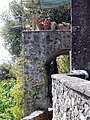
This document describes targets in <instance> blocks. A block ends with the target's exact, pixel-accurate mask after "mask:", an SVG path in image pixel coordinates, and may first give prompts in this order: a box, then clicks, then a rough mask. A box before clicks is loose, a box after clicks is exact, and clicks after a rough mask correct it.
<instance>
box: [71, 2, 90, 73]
mask: <svg viewBox="0 0 90 120" xmlns="http://www.w3.org/2000/svg"><path fill="white" fill-rule="evenodd" d="M72 65H73V69H85V70H87V71H88V72H89V73H90V0H72Z"/></svg>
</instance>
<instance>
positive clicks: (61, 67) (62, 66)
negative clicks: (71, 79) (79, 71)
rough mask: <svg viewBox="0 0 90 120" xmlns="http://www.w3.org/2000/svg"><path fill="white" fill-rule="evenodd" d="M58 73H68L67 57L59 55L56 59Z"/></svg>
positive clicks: (68, 61) (68, 63)
mask: <svg viewBox="0 0 90 120" xmlns="http://www.w3.org/2000/svg"><path fill="white" fill-rule="evenodd" d="M57 65H58V71H59V73H68V72H69V71H70V59H69V56H68V55H61V56H59V57H58V58H57Z"/></svg>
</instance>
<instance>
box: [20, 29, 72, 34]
mask: <svg viewBox="0 0 90 120" xmlns="http://www.w3.org/2000/svg"><path fill="white" fill-rule="evenodd" d="M33 32H71V30H62V31H61V30H41V31H38V30H34V31H29V30H27V31H22V33H33Z"/></svg>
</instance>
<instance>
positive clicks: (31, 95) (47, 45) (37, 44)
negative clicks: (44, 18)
mask: <svg viewBox="0 0 90 120" xmlns="http://www.w3.org/2000/svg"><path fill="white" fill-rule="evenodd" d="M23 39H24V58H25V62H24V77H25V80H24V89H25V94H24V95H25V96H24V98H25V100H24V110H25V115H28V114H30V113H31V112H32V111H34V110H35V109H39V110H40V109H47V107H49V106H50V98H49V96H48V86H49V85H48V76H47V70H46V66H47V65H48V64H49V63H50V62H51V61H52V60H53V59H55V58H56V57H57V56H59V55H63V54H66V55H67V54H69V51H70V50H71V32H70V31H29V32H28V31H25V32H23ZM32 84H33V85H34V87H33V88H32ZM36 84H38V85H37V86H35V85H36ZM50 87H51V86H50ZM37 91H38V93H37ZM37 97H39V98H37ZM33 107H34V108H33Z"/></svg>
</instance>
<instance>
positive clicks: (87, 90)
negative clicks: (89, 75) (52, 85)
mask: <svg viewBox="0 0 90 120" xmlns="http://www.w3.org/2000/svg"><path fill="white" fill-rule="evenodd" d="M51 78H52V79H53V82H54V81H56V80H57V81H56V82H57V83H58V82H59V83H62V84H63V85H65V86H66V87H68V88H70V89H72V90H74V91H77V92H80V93H82V94H84V95H86V96H88V97H90V81H87V80H84V79H81V78H77V77H71V76H67V75H66V74H54V75H52V76H51Z"/></svg>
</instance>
